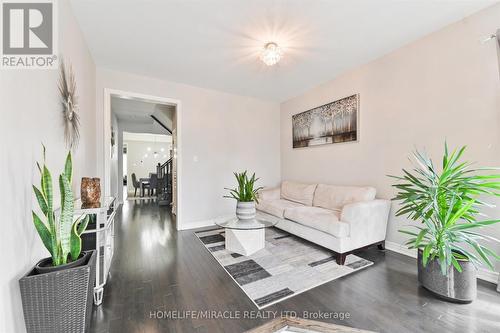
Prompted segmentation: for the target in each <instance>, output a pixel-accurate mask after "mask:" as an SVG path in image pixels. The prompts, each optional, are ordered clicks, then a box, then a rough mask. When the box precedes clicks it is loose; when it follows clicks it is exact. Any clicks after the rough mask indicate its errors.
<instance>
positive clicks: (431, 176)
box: [391, 143, 500, 303]
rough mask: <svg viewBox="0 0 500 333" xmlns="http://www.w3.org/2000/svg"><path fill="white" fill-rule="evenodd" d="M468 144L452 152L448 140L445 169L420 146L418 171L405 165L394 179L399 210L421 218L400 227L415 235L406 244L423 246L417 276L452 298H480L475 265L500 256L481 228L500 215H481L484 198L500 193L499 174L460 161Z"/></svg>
mask: <svg viewBox="0 0 500 333" xmlns="http://www.w3.org/2000/svg"><path fill="white" fill-rule="evenodd" d="M465 148H466V147H462V148H460V149H458V150H454V151H453V152H452V153H451V154H449V153H448V147H447V145H446V143H445V149H444V156H443V159H442V169H441V170H440V171H439V170H438V169H437V168H436V167H435V166H434V164H433V162H432V160H431V159H430V158H428V157H427V156H426V155H425V154H422V153H420V152H418V151H416V152H415V153H414V154H413V157H414V160H415V162H416V166H415V167H414V169H413V172H409V171H406V170H404V169H403V173H404V175H403V176H402V177H395V176H391V177H393V178H396V179H397V180H398V183H397V184H395V185H393V186H394V187H395V188H396V189H397V190H398V193H397V195H396V197H395V198H394V200H398V201H400V202H401V205H400V208H399V210H398V211H397V212H396V216H401V215H405V216H407V217H408V218H409V219H411V220H414V221H419V222H421V223H420V224H419V225H411V229H410V230H408V229H405V230H399V231H400V232H401V233H404V234H406V235H409V236H410V239H409V240H408V241H407V243H406V245H408V246H409V248H410V249H417V251H418V281H419V282H420V283H421V285H422V286H423V287H425V288H426V289H428V290H430V291H431V292H433V293H435V294H437V295H438V296H441V297H442V298H445V299H447V300H450V301H454V302H463V303H468V302H472V301H473V300H474V299H475V298H476V286H477V285H476V268H477V267H478V266H479V265H482V264H483V265H486V266H487V267H489V268H490V269H493V262H492V260H495V259H496V260H498V259H500V258H499V257H498V255H497V254H496V253H494V252H493V251H492V250H491V249H489V248H488V247H487V246H485V243H487V242H488V241H494V242H498V240H496V239H495V238H493V237H490V236H488V235H485V234H481V233H479V232H478V230H479V229H482V228H484V227H486V226H489V225H492V224H495V223H498V222H500V220H484V219H482V220H478V218H479V217H480V216H481V217H484V215H483V214H482V213H481V208H483V207H485V206H491V205H489V204H488V203H486V202H485V201H484V200H485V199H486V198H487V197H488V196H499V190H500V182H499V181H498V180H499V179H500V175H498V174H486V173H488V172H493V170H497V169H494V168H474V167H473V164H472V163H470V162H462V161H460V159H461V157H462V155H463V153H464V151H465Z"/></svg>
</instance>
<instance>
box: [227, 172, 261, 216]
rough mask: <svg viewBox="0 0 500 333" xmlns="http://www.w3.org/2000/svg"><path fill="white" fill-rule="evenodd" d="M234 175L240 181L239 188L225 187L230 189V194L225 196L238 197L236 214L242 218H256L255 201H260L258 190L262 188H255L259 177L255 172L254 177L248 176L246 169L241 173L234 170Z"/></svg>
mask: <svg viewBox="0 0 500 333" xmlns="http://www.w3.org/2000/svg"><path fill="white" fill-rule="evenodd" d="M234 176H235V177H236V180H237V182H238V188H236V189H230V188H225V189H226V190H228V191H229V195H225V196H224V197H225V198H231V199H236V202H237V203H236V216H237V217H238V218H239V219H240V220H251V219H254V218H255V213H256V212H255V203H256V202H257V203H258V202H259V201H258V198H257V192H258V191H260V190H261V189H262V187H258V188H254V186H255V183H256V182H257V181H258V180H259V178H255V173H254V174H253V175H252V177H250V178H248V175H247V171H246V170H245V171H243V172H240V173H237V172H234Z"/></svg>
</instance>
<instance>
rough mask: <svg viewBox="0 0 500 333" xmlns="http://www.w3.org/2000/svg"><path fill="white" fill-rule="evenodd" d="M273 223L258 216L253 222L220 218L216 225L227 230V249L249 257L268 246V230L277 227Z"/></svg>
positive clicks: (274, 222) (234, 218) (235, 218)
mask: <svg viewBox="0 0 500 333" xmlns="http://www.w3.org/2000/svg"><path fill="white" fill-rule="evenodd" d="M276 223H278V221H271V220H267V219H264V218H262V217H260V216H257V217H256V218H254V219H251V220H240V219H238V218H237V217H233V218H218V219H216V220H215V224H217V225H218V226H220V227H223V228H224V229H225V238H226V249H227V250H229V251H231V252H235V253H238V254H241V255H243V256H249V255H252V254H254V253H255V252H257V251H259V250H262V249H263V248H264V247H265V246H266V232H265V230H266V228H270V227H273V226H275V225H276Z"/></svg>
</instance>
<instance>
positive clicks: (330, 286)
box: [90, 200, 500, 333]
mask: <svg viewBox="0 0 500 333" xmlns="http://www.w3.org/2000/svg"><path fill="white" fill-rule="evenodd" d="M174 223H175V222H174V221H172V217H171V215H170V214H169V213H168V211H167V209H166V208H164V207H158V205H156V204H155V203H153V202H151V201H148V200H141V201H139V200H138V201H136V202H133V201H128V202H127V203H126V204H125V205H124V206H123V207H121V208H120V210H119V212H118V214H117V217H116V226H115V227H116V239H115V256H114V259H113V263H112V267H111V276H110V278H109V280H108V284H107V286H106V287H105V291H104V301H103V304H102V305H101V306H99V307H94V312H93V319H92V324H91V330H90V331H91V332H99V333H100V332H113V333H115V332H116V333H127V332H144V333H150V332H151V333H153V332H231V333H237V332H244V331H245V330H248V329H250V328H253V327H255V326H258V325H260V324H262V323H264V322H266V321H268V320H270V319H269V318H256V319H250V318H245V319H200V318H194V319H190V318H187V319H158V317H161V314H164V313H165V312H163V311H169V310H181V311H183V310H195V311H198V310H200V311H207V310H210V311H233V312H232V313H233V314H236V313H237V312H236V311H239V314H240V316H243V315H244V313H247V314H248V312H245V311H254V312H251V314H253V315H255V316H257V314H259V315H261V316H269V315H270V312H269V311H277V314H278V315H280V313H281V311H295V313H296V314H297V315H298V316H302V314H303V311H309V312H310V313H312V312H318V313H319V312H321V313H332V312H337V313H348V314H349V315H350V317H349V318H345V319H344V320H338V319H326V320H323V321H327V322H334V323H337V324H341V325H347V326H351V327H356V328H362V329H368V330H373V331H378V332H398V333H399V332H500V294H499V293H497V292H496V291H495V288H494V285H493V284H489V283H485V282H481V281H480V282H479V286H478V299H477V300H476V301H475V302H473V303H472V304H467V305H458V304H451V303H447V302H444V301H441V300H438V299H436V298H434V297H432V296H431V295H430V294H429V293H428V292H427V291H426V290H424V289H422V288H421V287H419V286H418V285H417V280H416V264H415V260H414V259H411V258H409V257H406V256H403V255H400V254H397V253H393V252H390V251H386V252H381V251H379V250H378V249H377V248H376V247H374V248H373V249H368V250H365V251H363V252H359V253H358V255H359V256H361V257H363V258H366V259H368V260H371V261H373V262H374V263H375V264H374V265H373V266H371V267H369V268H367V269H364V270H361V271H359V272H356V273H354V274H350V275H348V276H345V277H343V278H340V279H337V280H335V281H332V282H329V283H326V284H324V285H322V286H319V287H317V288H314V289H312V290H309V291H307V292H305V293H303V294H300V295H298V296H295V297H292V298H290V299H288V300H285V301H283V302H281V303H278V304H276V305H273V306H271V307H269V308H266V309H264V310H263V311H260V312H258V311H256V310H257V309H256V308H255V306H254V305H253V304H252V303H251V301H250V300H249V299H248V298H247V297H246V296H245V294H244V293H243V292H242V291H241V290H240V289H239V287H238V286H237V285H236V284H235V283H234V282H233V280H232V279H231V278H230V277H229V276H228V275H227V274H226V272H225V271H224V269H223V268H222V267H220V266H219V265H218V263H217V262H216V261H215V259H214V258H213V257H212V256H211V255H210V254H209V253H208V252H207V251H206V249H205V248H204V247H203V245H202V244H201V242H200V241H199V240H198V239H197V238H196V236H195V235H194V234H193V231H183V232H177V231H176V230H175V225H174ZM152 314H153V316H154V314H156V315H157V318H156V319H155V318H154V317H153V318H150V317H151V315H152ZM219 315H220V313H219ZM271 318H272V317H271Z"/></svg>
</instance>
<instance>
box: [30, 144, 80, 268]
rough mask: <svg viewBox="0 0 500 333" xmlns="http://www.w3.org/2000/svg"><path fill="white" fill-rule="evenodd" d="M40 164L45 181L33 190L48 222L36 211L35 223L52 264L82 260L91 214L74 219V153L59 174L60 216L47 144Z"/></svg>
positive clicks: (68, 156) (67, 159) (42, 177)
mask: <svg viewBox="0 0 500 333" xmlns="http://www.w3.org/2000/svg"><path fill="white" fill-rule="evenodd" d="M37 167H38V170H39V171H40V178H41V182H40V183H41V184H40V188H38V187H36V186H35V185H33V191H34V193H35V197H36V199H37V201H38V205H39V206H40V210H41V212H42V213H43V215H44V216H45V222H43V221H42V219H41V218H40V217H39V216H38V215H37V214H36V213H35V211H33V212H32V214H33V223H34V225H35V228H36V230H37V232H38V235H39V236H40V238H41V239H42V242H43V245H45V247H46V248H47V250H48V251H49V253H50V255H51V257H52V265H53V266H60V265H64V264H66V263H68V262H70V261H74V260H76V259H78V257H79V256H80V252H81V249H82V240H81V238H80V236H81V234H82V232H83V231H85V228H87V224H88V222H89V217H88V216H85V217H84V218H82V217H80V218H78V219H76V221H73V216H74V214H73V213H74V206H73V205H74V202H73V191H72V189H71V177H72V173H73V166H72V159H71V152H68V155H67V157H66V163H65V165H64V172H63V173H62V174H61V175H60V176H59V191H60V193H61V209H60V214H59V216H58V217H57V218H56V213H55V210H54V200H53V198H54V196H53V194H54V193H53V186H52V176H51V174H50V171H49V169H48V168H47V166H46V163H45V146H43V165H42V166H40V164H39V163H38V162H37Z"/></svg>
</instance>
